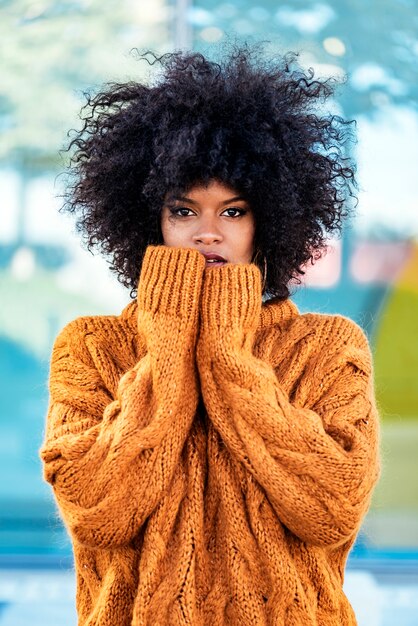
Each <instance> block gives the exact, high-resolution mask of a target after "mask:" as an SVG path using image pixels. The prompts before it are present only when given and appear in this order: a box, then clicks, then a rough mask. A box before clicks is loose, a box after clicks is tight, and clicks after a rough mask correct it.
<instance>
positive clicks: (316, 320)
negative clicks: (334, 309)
mask: <svg viewBox="0 0 418 626" xmlns="http://www.w3.org/2000/svg"><path fill="white" fill-rule="evenodd" d="M299 317H300V321H301V323H302V324H303V325H305V326H306V327H307V328H309V329H310V330H311V331H312V332H313V334H314V336H315V337H316V339H317V341H318V343H319V344H320V345H321V346H324V347H331V346H334V347H335V348H342V347H343V346H350V345H351V346H355V347H358V348H362V349H365V350H369V349H370V347H369V341H368V339H367V336H366V333H365V332H364V330H363V329H362V328H361V326H360V325H359V324H357V323H356V322H355V321H354V320H352V319H350V318H349V317H346V316H344V315H339V314H325V313H303V314H301V315H300V316H299Z"/></svg>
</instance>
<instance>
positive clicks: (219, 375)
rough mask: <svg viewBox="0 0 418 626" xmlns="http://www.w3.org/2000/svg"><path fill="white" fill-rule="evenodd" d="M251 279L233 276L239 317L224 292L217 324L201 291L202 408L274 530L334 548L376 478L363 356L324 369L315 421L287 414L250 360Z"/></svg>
mask: <svg viewBox="0 0 418 626" xmlns="http://www.w3.org/2000/svg"><path fill="white" fill-rule="evenodd" d="M242 273H243V274H244V276H242V275H241V276H240V274H242ZM222 278H223V277H222ZM228 278H229V279H230V278H231V276H229V277H228ZM252 278H254V276H253V275H250V276H248V272H247V270H245V269H243V270H242V272H241V271H238V275H235V276H234V279H236V280H238V281H239V285H238V287H236V288H235V293H236V294H239V293H240V292H243V294H242V295H241V296H240V299H241V300H242V301H243V302H244V307H240V306H238V303H237V301H236V300H235V301H232V303H231V296H230V298H229V300H228V296H227V295H226V293H225V292H226V289H223V294H224V296H225V300H223V301H222V302H223V305H225V301H227V302H230V303H231V305H230V306H231V311H229V314H228V315H225V314H224V315H217V314H216V306H217V304H218V303H217V297H220V296H219V293H220V289H218V288H219V287H220V285H216V284H212V285H210V287H211V288H210V289H208V288H207V287H208V286H207V285H206V289H205V286H204V290H203V300H202V308H203V314H202V326H201V333H200V337H199V340H198V346H197V362H198V368H199V375H200V378H201V384H202V390H203V397H204V401H205V405H206V407H207V409H208V413H209V416H210V419H211V420H212V422H213V424H214V426H215V427H216V429H217V430H218V432H219V433H220V434H221V437H222V439H223V440H224V442H225V444H226V445H227V447H228V448H229V450H230V452H231V454H233V455H234V456H235V457H236V458H238V459H239V461H240V462H241V463H243V465H245V467H246V468H247V469H248V471H250V472H251V473H252V474H253V476H254V477H255V479H256V480H257V482H258V483H259V484H260V485H261V486H262V487H263V489H264V490H265V492H266V494H267V495H268V498H269V500H270V502H271V503H272V505H273V506H274V509H275V511H276V513H277V515H278V517H279V518H280V520H281V521H282V522H283V523H284V524H285V525H286V526H287V527H288V528H289V529H290V530H292V532H294V533H295V534H297V535H298V536H299V537H301V538H302V539H304V540H306V541H310V542H313V543H317V544H321V545H324V544H336V543H338V542H340V541H343V540H345V539H346V538H347V537H349V536H350V534H352V533H354V532H355V531H356V530H357V529H358V525H359V523H360V521H361V518H362V516H363V515H364V512H365V510H366V509H367V506H368V502H369V498H370V493H371V489H372V486H373V485H374V483H375V480H376V477H377V474H378V462H377V432H376V430H377V426H376V422H377V414H376V410H375V406H374V402H373V397H372V390H371V388H370V385H369V378H368V376H367V374H366V371H367V368H368V364H367V363H366V362H367V355H365V353H364V350H361V349H357V350H352V351H351V353H350V355H348V353H347V354H346V355H343V354H341V355H338V354H336V356H335V358H334V359H333V360H331V361H330V362H329V364H328V370H327V371H323V372H322V374H323V379H321V380H323V381H325V382H326V386H327V388H328V391H329V396H330V397H332V398H333V401H332V403H330V405H329V408H326V407H325V406H324V407H323V412H321V414H319V413H317V412H315V411H314V410H310V409H308V408H306V407H304V406H295V405H293V404H292V403H291V402H290V400H289V398H288V396H287V394H286V393H285V392H284V390H283V388H282V386H281V385H280V384H279V382H278V380H277V376H276V373H275V371H274V369H273V368H272V367H271V366H270V365H269V364H268V363H266V362H264V361H261V360H260V359H257V358H256V357H255V356H254V355H253V354H252V342H253V339H254V328H255V324H254V323H253V324H252V325H251V320H253V322H254V321H255V322H256V320H257V315H258V313H259V309H258V311H257V309H256V304H255V303H257V298H256V299H255V300H254V299H251V295H250V298H249V300H248V298H246V297H245V296H246V295H247V296H248V294H251V291H254V289H256V288H257V284H255V285H254V284H253V283H251V279H252ZM249 281H250V287H251V290H250V289H248V290H247V291H246V290H245V289H246V285H247V284H248V282H249ZM231 288H232V286H231ZM232 293H233V292H232ZM256 295H257V294H256ZM232 300H233V298H232ZM260 300H261V297H260ZM251 306H254V309H253V311H252V312H251V310H250V307H251ZM205 307H206V309H205ZM221 308H222V307H221ZM234 308H235V313H234V314H232V310H233V309H234ZM225 313H226V312H225ZM228 317H229V324H228V323H226V320H227V318H228ZM346 357H348V361H347V359H346ZM356 364H357V365H356ZM356 369H357V370H358V371H357V373H354V372H355V370H356ZM351 372H352V374H351ZM347 377H348V378H349V381H350V387H349V389H350V392H349V394H348V393H347ZM300 384H304V383H303V382H301V383H300ZM306 384H309V383H308V382H307V383H306ZM310 384H315V383H314V380H311V381H310ZM318 385H319V383H318ZM315 394H316V395H318V394H317V391H315ZM311 395H313V392H312V394H311ZM362 420H364V421H362ZM366 422H367V427H366V426H365V424H366ZM325 424H327V427H326V426H325Z"/></svg>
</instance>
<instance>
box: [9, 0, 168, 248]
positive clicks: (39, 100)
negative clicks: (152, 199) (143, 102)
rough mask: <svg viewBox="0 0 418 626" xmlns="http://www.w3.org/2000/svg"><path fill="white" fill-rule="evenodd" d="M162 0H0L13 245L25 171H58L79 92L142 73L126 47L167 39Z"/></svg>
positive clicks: (23, 198)
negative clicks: (15, 196) (16, 186)
mask: <svg viewBox="0 0 418 626" xmlns="http://www.w3.org/2000/svg"><path fill="white" fill-rule="evenodd" d="M167 17H168V7H167V6H166V2H165V1H164V0H142V1H141V3H140V5H139V3H138V4H136V3H135V2H134V0H122V1H121V0H106V2H105V3H103V2H101V0H60V1H59V2H58V1H57V0H39V1H35V2H34V1H30V0H3V1H1V2H0V57H1V59H2V65H1V80H0V132H1V137H2V141H1V144H0V166H1V165H2V164H3V165H6V166H7V167H12V168H13V169H15V170H16V171H17V172H19V174H20V180H21V189H20V194H19V195H20V199H19V205H20V211H19V235H18V240H19V241H18V242H17V243H18V244H19V243H22V242H23V239H24V236H23V224H24V209H25V206H26V205H27V202H26V194H27V188H28V183H29V181H30V179H31V177H32V176H36V175H39V173H45V172H47V171H51V172H54V171H57V169H60V168H62V166H63V160H62V157H60V154H59V149H60V148H61V147H63V145H64V144H65V142H66V139H65V133H66V131H67V130H68V128H70V127H71V126H74V125H76V119H77V113H78V111H79V109H80V107H81V105H82V104H84V102H85V99H84V97H83V90H86V89H90V88H96V87H98V86H100V85H101V84H102V83H103V82H105V81H108V80H128V79H129V78H130V77H131V78H132V77H138V74H141V73H143V72H144V71H145V70H146V66H145V64H138V63H137V61H136V60H135V55H134V54H130V53H129V51H130V50H131V49H132V48H135V47H139V48H140V49H143V48H146V47H148V46H149V47H150V48H151V49H155V48H157V47H158V49H161V43H163V45H166V44H167V41H168V39H169V36H168V31H167V23H168V22H167Z"/></svg>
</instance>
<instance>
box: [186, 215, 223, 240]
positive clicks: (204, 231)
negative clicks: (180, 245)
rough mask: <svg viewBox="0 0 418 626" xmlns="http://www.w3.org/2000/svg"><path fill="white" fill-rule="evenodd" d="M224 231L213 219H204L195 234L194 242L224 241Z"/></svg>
mask: <svg viewBox="0 0 418 626" xmlns="http://www.w3.org/2000/svg"><path fill="white" fill-rule="evenodd" d="M222 239H223V237H222V233H221V232H220V231H219V228H218V227H217V226H216V224H215V222H214V220H212V219H210V218H209V219H202V220H201V221H200V222H199V224H198V226H197V228H196V232H195V233H194V235H193V241H194V243H196V244H197V243H200V244H204V245H210V244H212V243H214V242H218V241H222Z"/></svg>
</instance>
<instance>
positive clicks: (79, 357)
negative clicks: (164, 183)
mask: <svg viewBox="0 0 418 626" xmlns="http://www.w3.org/2000/svg"><path fill="white" fill-rule="evenodd" d="M204 264H205V262H204V258H203V256H202V255H200V254H199V253H198V252H197V251H194V250H188V249H177V248H168V247H165V246H149V247H148V248H147V251H146V253H145V256H144V261H143V265H142V270H141V277H140V281H139V287H138V334H139V339H140V340H142V343H143V345H144V346H145V350H144V352H145V354H144V356H143V357H142V358H141V359H140V360H139V361H138V363H136V364H135V365H134V367H132V369H130V370H128V371H127V372H125V374H124V375H123V376H122V377H121V378H120V381H119V382H118V384H117V385H116V387H117V390H116V394H115V398H114V399H113V400H112V397H111V396H110V394H109V393H108V389H107V388H106V386H105V384H104V382H103V377H102V376H101V375H100V374H99V370H100V369H102V370H103V371H105V370H106V375H107V376H109V375H110V374H109V367H106V362H105V359H106V354H105V352H104V353H102V354H101V353H100V348H98V341H97V337H96V336H95V333H94V332H93V334H92V331H91V329H87V328H85V329H84V333H83V334H82V333H81V331H80V324H79V325H78V326H77V320H76V321H75V322H73V323H72V324H70V325H69V326H68V327H66V329H64V331H63V332H62V333H61V335H60V336H59V337H58V338H57V340H56V343H55V346H54V349H53V353H52V361H51V373H50V405H49V411H48V416H47V430H46V436H45V442H44V445H43V447H42V449H41V457H42V460H43V462H44V473H45V478H46V480H47V481H48V482H50V483H51V485H52V486H53V489H54V493H55V496H56V499H57V502H58V505H59V508H60V510H61V513H62V516H63V518H64V521H65V523H66V525H67V527H68V528H69V531H70V533H71V535H72V536H73V537H75V538H76V539H77V540H78V541H79V542H80V543H83V544H86V545H89V546H92V547H97V546H117V545H122V544H126V543H128V542H129V541H130V540H131V539H132V538H133V537H134V536H135V535H136V534H137V533H138V531H139V529H140V528H141V526H142V525H143V524H144V522H145V521H146V519H147V517H148V516H149V515H150V514H151V513H152V511H153V510H154V508H155V507H156V505H157V504H158V502H159V500H160V499H161V496H162V494H163V493H164V492H165V491H166V490H167V488H168V486H169V484H170V482H171V480H172V478H173V476H174V474H175V472H176V468H177V466H178V463H179V458H180V454H181V450H182V447H183V444H184V441H185V439H186V437H187V434H188V431H189V429H190V427H191V424H192V421H193V417H194V414H195V410H196V406H197V401H198V389H197V384H198V381H197V373H196V368H195V364H194V352H195V342H196V335H197V328H198V307H199V299H200V291H201V283H202V275H203V268H204ZM75 326H77V328H78V334H75V330H74V327H75ZM81 326H82V325H81ZM112 339H113V340H115V339H114V337H108V338H107V342H109V341H112ZM126 342H127V340H126V338H125V339H124V343H125V346H123V341H122V340H121V341H120V345H121V352H123V350H124V349H125V350H126ZM99 363H100V364H101V365H102V367H101V368H100V367H98V364H99Z"/></svg>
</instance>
